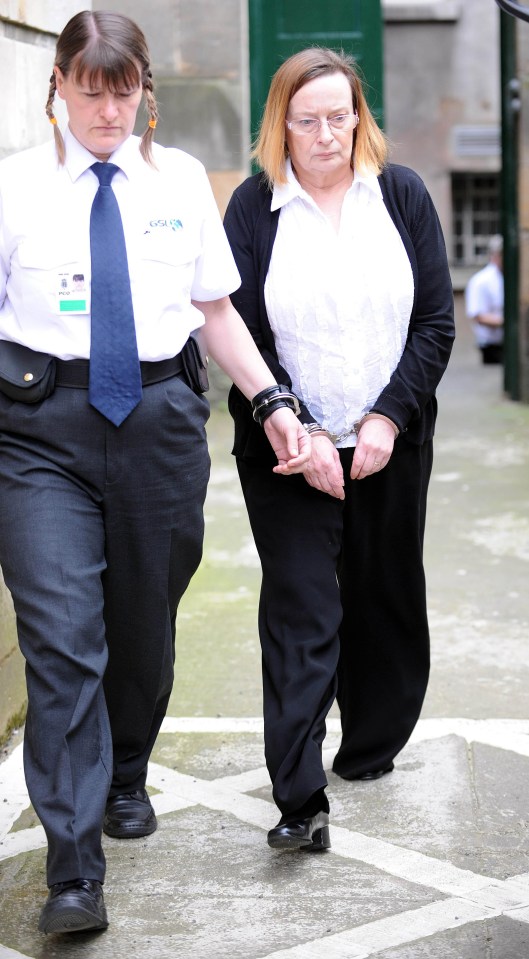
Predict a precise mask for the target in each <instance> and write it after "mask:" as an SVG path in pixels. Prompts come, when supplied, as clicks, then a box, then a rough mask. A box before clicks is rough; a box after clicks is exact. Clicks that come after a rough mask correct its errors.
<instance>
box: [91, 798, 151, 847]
mask: <svg viewBox="0 0 529 959" xmlns="http://www.w3.org/2000/svg"><path fill="white" fill-rule="evenodd" d="M157 825H158V823H157V822H156V816H155V815H154V809H153V808H152V805H151V800H150V799H149V797H148V795H147V793H146V791H145V789H136V790H135V792H131V793H120V795H119V796H113V797H112V798H111V799H109V800H108V802H107V808H106V811H105V818H104V820H103V832H104V833H106V834H107V836H112V837H113V839H138V838H139V837H141V836H150V835H151V833H153V832H154V831H155V829H156V827H157Z"/></svg>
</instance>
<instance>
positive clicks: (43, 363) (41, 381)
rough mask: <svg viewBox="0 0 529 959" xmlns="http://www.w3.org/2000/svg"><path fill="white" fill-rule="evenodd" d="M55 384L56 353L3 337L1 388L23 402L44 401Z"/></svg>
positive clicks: (12, 397)
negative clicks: (39, 351)
mask: <svg viewBox="0 0 529 959" xmlns="http://www.w3.org/2000/svg"><path fill="white" fill-rule="evenodd" d="M54 387H55V357H54V356H49V355H48V353H37V352H36V351H35V350H30V349H29V347H27V346H22V345H21V344H20V343H13V342H12V341H11V340H0V390H1V391H2V393H4V394H5V395H6V396H8V397H9V398H10V399H12V400H18V401H19V402H20V403H40V401H41V400H45V399H46V397H47V396H50V394H51V393H53V390H54Z"/></svg>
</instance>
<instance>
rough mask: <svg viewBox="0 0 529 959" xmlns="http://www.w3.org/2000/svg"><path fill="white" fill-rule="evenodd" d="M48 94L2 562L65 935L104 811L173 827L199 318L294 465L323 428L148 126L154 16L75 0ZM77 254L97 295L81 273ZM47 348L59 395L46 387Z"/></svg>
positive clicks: (83, 915)
mask: <svg viewBox="0 0 529 959" xmlns="http://www.w3.org/2000/svg"><path fill="white" fill-rule="evenodd" d="M56 95H58V96H59V97H60V98H61V99H62V100H64V102H65V104H66V108H67V112H68V127H67V129H66V130H65V133H64V136H63V135H62V133H61V132H60V130H59V128H58V125H57V122H56V118H55V115H54V111H53V106H54V100H55V96H56ZM143 98H144V99H145V103H146V107H147V113H148V116H149V122H148V126H147V129H146V131H145V133H144V134H143V136H142V137H141V139H140V138H138V137H136V136H133V134H132V130H133V127H134V122H135V119H136V114H137V111H138V108H139V106H140V103H141V101H142V99H143ZM46 112H47V115H48V117H49V119H50V121H51V123H52V124H53V130H54V133H55V144H54V143H53V141H52V142H50V143H47V144H45V145H44V146H42V147H38V148H36V149H32V150H29V151H25V152H23V153H21V154H18V155H16V156H12V157H9V158H7V159H5V160H3V161H2V163H1V164H0V223H1V227H0V375H1V374H2V370H3V368H4V364H5V362H6V357H7V358H9V357H11V359H13V356H15V360H16V357H17V356H20V354H21V353H22V355H23V357H24V363H25V364H26V365H25V366H22V370H24V369H25V370H26V371H27V372H26V373H25V374H24V375H23V376H22V375H21V382H24V384H25V385H24V386H20V387H17V385H16V383H15V387H13V382H12V381H11V380H10V379H9V377H5V376H4V377H2V380H1V381H0V564H1V566H2V569H3V573H4V578H5V582H6V585H7V586H8V588H9V590H10V591H11V594H12V597H13V601H14V606H15V611H16V616H17V626H18V636H19V642H20V647H21V650H22V653H23V654H24V656H25V659H26V676H27V689H28V710H27V721H26V728H25V739H24V761H25V773H26V780H27V785H28V790H29V795H30V798H31V801H32V803H33V806H34V808H35V810H36V812H37V814H38V816H39V818H40V820H41V822H42V824H43V826H44V829H45V831H46V836H47V840H48V857H47V879H48V885H49V887H50V892H49V896H48V899H47V901H46V903H45V905H44V907H43V909H42V912H41V915H40V921H39V929H40V930H41V931H42V932H44V933H50V932H56V933H57V932H58V933H62V932H77V931H83V930H95V929H105V928H106V927H107V925H108V919H107V913H106V908H105V904H104V900H103V892H102V883H103V880H104V876H105V857H104V854H103V849H102V843H101V838H102V837H101V831H102V828H103V829H104V831H105V833H107V834H108V835H109V836H113V837H115V838H118V839H123V838H129V837H138V836H147V835H149V834H150V833H152V832H153V831H154V830H155V829H156V818H155V814H154V810H153V807H152V805H151V802H150V799H149V796H148V794H147V792H146V789H145V783H146V777H147V763H148V760H149V756H150V753H151V750H152V747H153V744H154V741H155V738H156V735H157V733H158V730H159V728H160V725H161V723H162V720H163V718H164V715H165V711H166V707H167V703H168V700H169V696H170V693H171V687H172V683H173V661H174V639H175V618H176V612H177V607H178V603H179V600H180V598H181V596H182V594H183V593H184V591H185V589H186V587H187V585H188V583H189V580H190V578H191V576H192V575H193V573H194V571H195V570H196V568H197V565H198V563H199V561H200V557H201V550H202V538H203V503H204V497H205V493H206V485H207V481H208V475H209V456H208V450H207V444H206V434H205V423H206V420H207V416H208V403H207V400H206V399H205V397H204V396H203V395H202V394H201V392H200V389H201V388H202V387H201V386H200V383H199V381H198V373H196V374H193V372H192V370H193V365H192V363H191V362H190V361H189V358H188V353H189V345H190V339H189V337H190V333H191V332H192V331H193V330H195V329H196V328H199V327H200V328H202V329H203V331H204V337H205V344H206V347H207V349H208V350H209V351H210V353H211V355H212V356H213V357H214V358H215V359H216V360H217V362H218V363H219V364H220V366H221V367H222V368H223V369H224V370H225V372H226V373H227V374H228V375H229V376H230V377H231V378H232V379H233V380H234V381H235V382H236V383H237V385H238V387H239V389H241V390H242V393H243V394H244V395H245V396H246V397H248V398H249V399H251V398H252V397H253V398H254V402H253V408H254V412H255V415H256V417H257V418H258V419H259V422H260V423H261V424H264V429H263V435H265V431H266V436H267V437H268V440H267V442H268V441H270V442H271V444H272V445H271V447H270V448H271V449H272V447H273V449H274V451H275V461H276V465H275V466H274V469H275V470H276V472H278V473H281V474H289V473H291V472H293V471H295V470H296V469H300V468H301V467H302V466H303V464H304V463H305V462H306V460H307V459H308V455H309V449H310V440H309V443H308V444H307V443H306V441H305V440H306V437H307V434H306V433H305V431H304V430H303V428H302V427H301V426H300V425H299V422H298V420H297V419H296V417H295V415H294V412H293V411H294V409H295V408H296V401H295V398H294V397H292V395H291V394H290V391H289V390H286V389H285V388H283V387H282V386H278V385H277V383H276V382H275V379H274V376H273V375H272V374H271V372H270V370H269V369H268V368H267V366H266V364H265V363H264V362H263V359H262V358H261V356H260V355H259V353H258V351H257V349H256V348H255V345H254V343H253V340H252V338H251V336H250V334H249V333H248V330H247V329H246V327H245V325H244V323H243V322H242V321H241V319H240V317H239V316H238V314H237V313H236V311H235V310H234V308H233V306H232V305H231V303H230V300H229V296H228V294H229V293H231V292H233V291H234V290H235V289H236V287H237V286H238V285H239V283H240V277H239V274H238V272H237V269H236V266H235V264H234V261H233V257H232V255H231V252H230V249H229V246H228V243H227V240H226V236H225V233H224V231H223V228H222V223H221V220H220V216H219V214H218V211H217V208H216V205H215V201H214V199H213V195H212V192H211V189H210V186H209V182H208V179H207V177H206V173H205V170H204V168H203V167H202V165H201V164H200V163H199V162H198V161H197V160H195V159H194V158H192V157H190V156H188V155H187V154H185V153H183V152H181V151H180V150H176V149H164V148H162V147H160V146H157V145H156V144H155V143H154V142H153V135H154V129H155V127H156V120H157V115H158V111H157V106H156V100H155V97H154V93H153V85H152V74H151V69H150V61H149V52H148V49H147V45H146V41H145V37H144V35H143V33H142V32H141V30H140V29H139V27H138V26H137V25H136V24H135V23H134V22H133V21H132V20H130V19H129V18H128V17H126V16H124V15H122V14H118V13H109V12H103V11H95V12H90V11H83V12H81V13H78V14H76V16H74V17H73V18H72V19H71V20H70V21H69V22H68V24H67V25H66V26H65V28H64V30H63V31H62V33H61V35H60V37H59V39H58V42H57V51H56V58H55V65H54V68H53V73H52V76H51V81H50V87H49V95H48V101H47V105H46ZM176 219H177V220H178V222H179V224H180V228H179V229H178V230H174V229H172V228H171V222H175V221H176ZM81 275H82V276H83V277H84V279H85V281H86V284H87V288H88V287H89V290H90V295H89V296H86V297H82V298H81V297H80V296H79V293H78V292H77V291H76V290H75V289H74V283H71V282H70V279H72V280H73V281H74V282H77V279H76V278H78V277H79V276H81ZM13 347H15V348H13ZM46 354H47V356H46ZM193 355H194V354H193V353H192V352H191V356H193ZM42 362H44V364H45V367H46V369H47V371H48V373H49V375H48V373H47V374H46V377H45V379H44V382H45V384H46V390H45V394H44V396H42V397H41V398H39V396H37V398H36V400H35V401H34V402H32V403H31V405H30V404H29V403H28V402H27V399H28V394H27V393H25V392H24V389H26V387H27V385H28V383H29V384H30V385H31V387H32V388H33V387H34V386H37V385H39V384H40V376H37V375H36V374H35V372H33V371H34V370H36V369H37V367H39V368H40V366H41V365H42ZM52 372H54V374H55V388H54V389H53V376H52ZM33 381H35V382H33ZM48 386H49V389H48ZM39 388H40V386H39ZM17 389H18V390H19V393H20V395H18V393H17ZM46 394H47V395H46ZM30 398H31V397H30ZM33 399H34V398H33ZM260 428H261V427H260Z"/></svg>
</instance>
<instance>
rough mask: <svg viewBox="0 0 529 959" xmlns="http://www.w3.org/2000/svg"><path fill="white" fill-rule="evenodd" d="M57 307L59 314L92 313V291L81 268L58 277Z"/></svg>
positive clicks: (60, 274)
mask: <svg viewBox="0 0 529 959" xmlns="http://www.w3.org/2000/svg"><path fill="white" fill-rule="evenodd" d="M57 307H58V312H59V313H85V314H86V313H89V312H90V291H89V288H88V281H87V279H86V273H85V272H84V270H83V269H81V267H79V268H77V267H76V268H75V269H74V270H65V271H64V272H62V273H59V274H58V275H57Z"/></svg>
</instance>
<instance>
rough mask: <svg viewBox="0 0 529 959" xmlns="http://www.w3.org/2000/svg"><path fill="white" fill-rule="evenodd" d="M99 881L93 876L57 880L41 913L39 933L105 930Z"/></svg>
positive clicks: (104, 915)
mask: <svg viewBox="0 0 529 959" xmlns="http://www.w3.org/2000/svg"><path fill="white" fill-rule="evenodd" d="M107 926H108V919H107V911H106V909H105V903H104V900H103V890H102V888H101V883H100V882H96V881H95V880H92V879H72V880H71V881H70V882H57V883H55V885H54V886H51V887H50V894H49V896H48V899H47V900H46V903H45V905H44V908H43V910H42V912H41V914H40V920H39V932H46V933H47V932H87V931H89V930H91V929H92V930H95V929H106V928H107Z"/></svg>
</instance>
